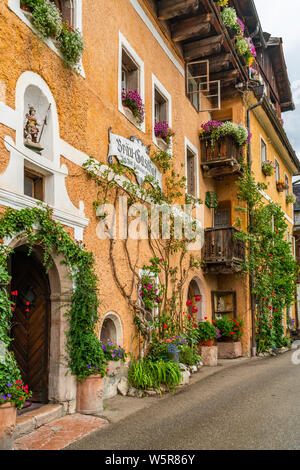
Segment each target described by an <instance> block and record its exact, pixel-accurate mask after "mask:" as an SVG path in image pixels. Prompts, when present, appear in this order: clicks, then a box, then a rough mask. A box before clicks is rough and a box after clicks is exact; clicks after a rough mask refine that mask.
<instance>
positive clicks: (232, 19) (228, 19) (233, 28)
mask: <svg viewBox="0 0 300 470" xmlns="http://www.w3.org/2000/svg"><path fill="white" fill-rule="evenodd" d="M221 18H222V21H223V23H224V26H225V27H226V28H227V30H228V33H229V36H230V37H231V39H232V38H234V36H235V35H237V34H240V33H242V32H243V29H242V24H243V23H242V22H241V21H240V20H239V19H238V17H237V14H236V11H235V9H234V8H231V7H226V8H223V10H222V11H221Z"/></svg>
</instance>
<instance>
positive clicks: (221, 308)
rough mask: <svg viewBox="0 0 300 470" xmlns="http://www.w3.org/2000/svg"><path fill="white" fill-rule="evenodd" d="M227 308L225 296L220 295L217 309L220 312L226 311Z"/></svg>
mask: <svg viewBox="0 0 300 470" xmlns="http://www.w3.org/2000/svg"><path fill="white" fill-rule="evenodd" d="M224 310H225V302H224V299H223V297H219V299H218V303H217V311H218V312H224Z"/></svg>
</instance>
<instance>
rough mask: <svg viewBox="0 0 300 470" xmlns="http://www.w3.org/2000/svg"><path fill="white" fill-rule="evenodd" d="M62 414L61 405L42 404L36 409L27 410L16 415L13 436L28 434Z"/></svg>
mask: <svg viewBox="0 0 300 470" xmlns="http://www.w3.org/2000/svg"><path fill="white" fill-rule="evenodd" d="M62 415H63V406H62V405H57V404H55V405H50V404H49V405H44V406H41V407H40V408H38V409H37V410H33V411H27V413H24V414H23V415H20V416H17V423H16V428H15V433H14V438H15V439H17V438H18V437H21V436H24V435H25V434H29V433H31V432H33V431H35V430H36V429H38V428H40V427H41V426H43V425H44V424H48V423H50V422H51V421H54V420H55V419H58V418H61V417H62Z"/></svg>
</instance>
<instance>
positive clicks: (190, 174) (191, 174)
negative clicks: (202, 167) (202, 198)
mask: <svg viewBox="0 0 300 470" xmlns="http://www.w3.org/2000/svg"><path fill="white" fill-rule="evenodd" d="M195 160H196V159H195V155H194V154H193V153H192V152H191V151H190V149H187V192H188V194H190V196H194V197H196V165H195V163H196V162H195Z"/></svg>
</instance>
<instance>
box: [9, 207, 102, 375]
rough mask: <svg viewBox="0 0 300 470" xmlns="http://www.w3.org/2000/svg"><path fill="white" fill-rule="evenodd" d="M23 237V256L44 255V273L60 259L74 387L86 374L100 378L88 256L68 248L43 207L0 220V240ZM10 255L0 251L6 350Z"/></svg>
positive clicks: (93, 276) (69, 242)
mask: <svg viewBox="0 0 300 470" xmlns="http://www.w3.org/2000/svg"><path fill="white" fill-rule="evenodd" d="M13 236H17V237H19V238H23V237H24V236H25V237H26V244H27V245H29V254H30V253H31V252H32V249H33V247H34V246H35V245H38V246H41V247H42V248H43V250H44V258H43V264H44V266H45V268H46V270H47V271H48V270H49V269H50V267H51V265H52V263H53V261H52V255H53V253H54V252H56V253H58V254H61V255H62V256H63V259H64V261H63V263H65V264H66V265H67V266H68V268H69V270H70V276H71V277H72V279H73V283H74V285H75V289H74V292H73V293H72V297H71V306H70V310H69V312H68V314H67V315H68V318H69V321H70V328H69V331H68V332H67V347H66V353H68V367H69V369H70V371H71V373H72V374H73V375H75V376H77V378H78V380H79V381H82V380H84V379H85V378H86V377H87V376H89V375H91V374H102V375H105V373H106V368H105V360H104V353H103V351H102V348H101V345H100V342H99V340H98V338H97V336H96V334H95V331H94V327H95V323H96V322H97V321H98V313H97V310H98V305H99V304H98V296H97V277H96V274H95V272H94V257H93V254H92V253H90V252H87V251H85V250H84V247H83V246H82V244H81V243H79V242H74V241H73V240H72V238H71V237H70V236H69V235H68V234H67V233H66V232H65V230H64V228H63V226H62V225H61V224H60V223H59V222H55V221H54V220H53V219H52V211H51V210H50V209H49V208H48V207H44V206H41V207H35V208H32V209H22V210H20V211H18V210H14V209H11V208H8V209H7V210H6V212H5V214H4V216H3V217H2V218H1V219H0V240H3V239H4V238H5V237H13ZM12 251H13V250H12V249H10V248H9V247H7V246H6V245H4V243H3V244H1V245H0V341H2V342H3V343H4V344H5V346H6V347H8V346H9V344H10V342H11V339H10V337H9V330H10V322H11V317H12V303H11V301H10V300H9V298H8V294H7V292H6V289H4V288H1V285H2V287H3V285H8V284H9V282H10V276H9V274H8V272H7V262H8V258H9V256H10V255H11V253H12Z"/></svg>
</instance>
